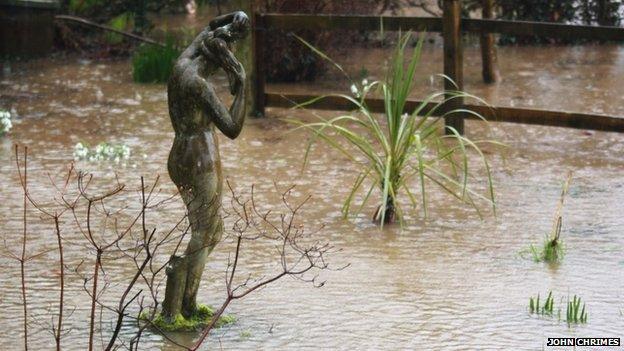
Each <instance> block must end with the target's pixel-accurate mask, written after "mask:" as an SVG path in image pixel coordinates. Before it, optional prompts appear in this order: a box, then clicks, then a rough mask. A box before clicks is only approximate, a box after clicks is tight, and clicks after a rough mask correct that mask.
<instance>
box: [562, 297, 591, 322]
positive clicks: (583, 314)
mask: <svg viewBox="0 0 624 351" xmlns="http://www.w3.org/2000/svg"><path fill="white" fill-rule="evenodd" d="M566 322H568V325H570V324H578V323H583V324H584V323H587V311H585V303H584V302H583V307H581V298H580V297H577V296H576V295H574V298H573V299H572V301H570V297H568V308H567V310H566Z"/></svg>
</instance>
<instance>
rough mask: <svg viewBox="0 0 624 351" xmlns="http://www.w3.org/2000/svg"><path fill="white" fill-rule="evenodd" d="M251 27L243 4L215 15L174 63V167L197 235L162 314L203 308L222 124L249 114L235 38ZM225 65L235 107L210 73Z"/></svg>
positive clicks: (232, 129)
mask: <svg viewBox="0 0 624 351" xmlns="http://www.w3.org/2000/svg"><path fill="white" fill-rule="evenodd" d="M248 32H249V19H248V17H247V15H245V13H243V12H234V13H231V14H228V15H224V16H220V17H218V18H215V19H214V20H213V21H211V22H210V25H209V26H208V27H207V28H206V29H204V30H203V31H202V32H201V33H200V34H199V35H198V36H197V37H196V38H195V39H194V40H193V42H192V43H191V44H190V45H189V47H188V48H186V49H185V50H184V51H183V52H182V54H181V55H180V57H179V58H178V60H177V61H176V64H175V66H174V68H173V71H172V74H171V78H170V79H169V83H168V86H167V96H168V100H169V101H168V103H169V116H170V118H171V123H172V124H173V129H174V131H175V138H174V141H173V146H172V147H171V152H170V153H169V161H168V164H167V166H168V169H169V175H170V177H171V180H172V181H173V182H174V183H175V184H176V186H177V187H178V190H179V191H180V194H181V196H182V199H183V200H184V203H185V205H186V208H187V213H188V219H189V222H190V225H191V239H190V241H189V242H188V246H187V247H186V250H185V251H184V255H182V256H176V257H173V258H172V259H171V261H170V262H171V263H170V265H169V267H168V268H167V288H166V291H165V300H164V301H163V311H162V313H163V315H164V317H165V318H167V319H175V316H176V315H177V314H179V313H181V314H182V315H183V316H184V317H187V318H189V317H190V316H192V315H193V313H194V312H195V311H196V296H197V289H198V288H199V282H200V279H201V275H202V272H203V270H204V266H205V264H206V259H207V257H208V255H209V254H210V252H211V251H212V249H213V248H214V247H215V245H216V244H217V243H218V242H219V240H220V239H221V233H222V231H223V228H222V226H223V224H222V222H221V217H220V215H219V208H220V206H221V190H222V183H223V180H222V174H221V159H220V156H219V143H218V137H217V135H216V133H215V127H216V129H218V130H220V131H221V132H222V133H223V134H225V135H226V136H227V137H229V138H231V139H234V138H236V137H237V136H238V135H239V134H240V132H241V130H242V128H243V123H244V121H245V80H246V76H245V70H244V68H243V65H242V64H241V63H240V62H239V61H238V60H237V59H236V57H235V56H234V54H233V53H232V50H231V46H232V44H233V43H234V42H236V41H238V40H240V39H243V38H244V37H245V36H246V35H247V34H248ZM219 69H223V71H225V73H226V74H227V77H228V80H229V85H230V93H231V94H232V95H234V99H233V102H232V105H231V106H230V107H229V108H228V107H227V106H226V105H225V104H224V103H223V102H222V101H221V99H219V97H218V96H217V94H216V92H215V89H214V87H213V85H212V83H211V76H212V75H214V73H215V72H216V71H217V70H219Z"/></svg>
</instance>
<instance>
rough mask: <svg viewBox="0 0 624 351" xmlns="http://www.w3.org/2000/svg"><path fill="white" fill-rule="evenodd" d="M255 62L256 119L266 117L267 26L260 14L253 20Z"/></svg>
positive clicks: (254, 110)
mask: <svg viewBox="0 0 624 351" xmlns="http://www.w3.org/2000/svg"><path fill="white" fill-rule="evenodd" d="M252 26H253V40H252V47H253V62H254V67H255V69H254V71H255V72H254V73H255V75H254V77H253V83H252V84H253V92H252V93H253V94H254V99H253V101H254V105H253V115H254V116H256V117H264V112H265V106H266V98H265V95H264V85H265V79H266V77H265V72H264V56H263V53H264V43H265V41H264V33H265V32H266V26H265V21H264V16H263V15H262V14H260V13H254V16H253V20H252Z"/></svg>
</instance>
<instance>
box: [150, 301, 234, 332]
mask: <svg viewBox="0 0 624 351" xmlns="http://www.w3.org/2000/svg"><path fill="white" fill-rule="evenodd" d="M213 316H214V309H212V307H210V306H206V305H198V306H197V310H196V311H195V313H194V314H193V315H192V316H191V317H190V318H184V316H182V315H181V314H178V315H176V316H175V318H174V319H173V320H172V321H170V320H167V319H166V318H165V317H164V316H163V315H162V314H161V313H160V312H159V313H157V314H156V316H155V317H154V319H153V320H152V325H153V326H155V327H157V328H158V329H160V330H163V331H169V332H190V331H197V330H201V329H203V328H205V327H206V326H208V324H210V321H211V320H212V317H213ZM148 319H149V313H148V312H147V311H143V312H142V313H141V314H140V315H139V320H142V321H147V320H148ZM235 321H236V319H235V318H234V316H232V315H221V317H219V320H218V321H217V323H216V325H215V326H216V327H217V328H220V327H222V326H224V325H227V324H232V323H234V322H235Z"/></svg>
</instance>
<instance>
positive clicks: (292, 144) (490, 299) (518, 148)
mask: <svg viewBox="0 0 624 351" xmlns="http://www.w3.org/2000/svg"><path fill="white" fill-rule="evenodd" d="M621 52H622V50H621V49H620V48H617V47H601V48H600V50H594V49H593V48H588V49H584V48H565V49H563V48H528V49H520V48H504V49H501V52H500V58H501V61H502V62H501V70H502V75H503V77H504V79H503V81H502V82H501V83H500V84H498V85H495V86H492V87H484V86H482V85H481V84H480V83H479V77H480V75H479V72H478V66H479V62H478V60H476V59H474V60H473V59H468V60H467V67H466V70H467V72H466V81H467V82H466V85H467V88H468V90H470V91H472V92H475V93H478V94H481V95H484V96H485V97H486V98H488V99H490V100H492V101H494V102H496V103H500V104H511V101H515V102H514V103H515V104H517V106H525V105H530V106H535V107H545V108H553V109H560V108H561V109H566V110H578V111H593V112H599V111H604V112H605V113H614V114H617V113H620V114H621V113H622V112H623V108H622V103H621V101H622V89H621V85H618V84H617V83H618V81H619V80H621V79H622V78H623V77H624V74H623V71H622V70H623V68H622V67H624V65H622V62H621V61H622V54H621ZM359 54H360V56H359V57H360V58H361V62H359V63H358V64H360V63H361V64H362V65H365V64H372V63H374V62H373V61H372V60H373V57H374V55H375V54H374V53H371V54H370V56H367V55H365V52H364V51H362V52H359ZM425 57H426V59H425V60H424V61H425V62H426V63H427V64H426V68H425V69H426V70H428V72H433V71H436V70H437V69H436V70H434V69H433V68H436V67H437V66H436V65H434V64H433V62H439V61H440V60H439V53H437V52H428V53H427V55H425ZM468 57H469V58H471V57H475V55H474V53H470V54H468ZM367 60H369V61H367ZM128 65H129V63H128V62H125V61H121V62H107V63H98V62H89V61H81V60H76V59H65V60H60V59H59V60H40V61H33V62H30V63H27V64H23V65H17V66H14V67H13V70H14V71H13V73H12V74H11V75H10V76H8V77H4V78H3V79H2V81H0V94H1V95H2V98H1V99H2V101H1V102H2V104H3V105H5V106H10V107H13V108H15V110H16V111H17V112H18V114H19V117H18V118H17V119H16V120H15V123H14V124H15V127H14V129H13V130H12V132H11V134H10V135H9V136H8V137H6V138H3V139H0V174H1V175H2V178H1V179H0V184H1V187H0V199H2V201H0V213H2V214H3V215H2V216H1V217H0V228H2V234H3V235H6V237H7V239H8V242H9V243H12V242H18V240H19V239H17V238H18V236H19V233H20V228H21V222H20V219H19V215H17V214H18V213H19V211H20V209H21V200H20V198H21V193H20V191H19V187H18V185H17V175H16V172H15V169H14V166H13V157H12V148H11V146H12V143H20V144H24V145H28V146H29V147H30V153H31V155H32V157H31V162H30V165H31V166H30V169H31V184H32V189H31V191H32V193H33V194H41V196H43V197H45V196H46V195H49V194H50V189H49V188H48V187H47V186H46V184H47V183H46V175H45V172H48V171H49V172H53V173H54V172H57V171H59V170H60V169H62V168H63V167H64V165H66V164H67V163H68V162H70V161H71V158H72V152H73V147H74V145H75V144H76V143H77V142H79V141H85V142H87V143H90V144H95V143H98V142H101V141H110V142H116V143H126V144H128V145H129V146H130V147H131V148H132V151H133V154H132V156H131V158H130V159H129V160H128V162H127V163H126V164H125V165H122V166H113V165H109V164H101V165H98V164H88V163H82V162H79V163H78V164H77V166H78V167H79V168H80V169H89V170H91V171H93V172H95V173H96V175H97V176H98V177H100V178H103V179H107V178H108V179H111V180H112V176H113V172H117V173H118V174H119V177H120V179H121V180H122V181H124V182H128V183H131V184H137V183H136V182H137V180H138V177H139V176H140V175H145V176H147V177H154V176H155V175H156V174H160V175H162V176H163V185H162V188H163V191H164V193H165V194H170V193H173V192H174V187H173V185H172V183H171V182H170V180H169V179H168V177H167V172H166V166H165V165H166V158H167V155H168V152H169V147H170V143H171V142H172V139H173V134H172V130H171V127H170V123H169V118H168V115H167V106H166V95H165V87H164V86H162V85H138V84H133V83H132V82H131V77H130V73H129V72H128ZM356 69H357V68H356ZM429 69H431V70H429ZM371 71H373V69H372V68H371ZM216 84H217V85H219V86H220V87H221V90H222V91H223V95H224V97H225V95H227V94H226V93H225V89H223V88H224V84H225V80H223V78H217V79H216ZM334 84H335V83H334ZM319 86H321V87H322V86H323V85H322V84H319ZM530 101H532V103H530ZM269 114H270V115H271V117H272V118H269V119H266V120H250V121H249V122H248V123H247V125H246V127H245V129H244V131H243V134H242V135H241V137H240V138H239V139H237V140H236V141H230V140H228V139H227V138H221V152H222V159H223V163H224V170H225V174H226V175H227V176H228V177H229V178H230V179H231V180H232V181H233V182H234V184H235V185H236V186H237V187H241V188H246V187H248V186H250V185H251V184H252V183H256V184H257V185H258V187H259V189H260V190H269V189H271V188H272V187H273V183H272V181H273V180H275V181H276V182H277V183H278V184H280V185H282V186H286V185H288V184H292V183H295V184H297V185H298V191H299V192H300V193H302V194H305V193H310V194H312V195H313V198H312V202H311V203H310V206H309V207H308V210H307V211H306V216H307V218H308V220H309V222H310V223H311V224H320V223H327V226H326V228H325V230H324V232H323V235H324V236H325V237H326V239H328V240H330V241H331V242H332V243H334V244H335V245H337V246H339V247H341V248H343V249H344V251H343V253H342V254H341V255H340V256H338V257H335V258H334V260H335V262H336V263H337V264H341V263H347V262H348V263H350V264H351V266H350V267H349V268H348V269H347V270H346V271H340V272H327V273H325V274H324V276H323V278H325V279H327V281H328V282H327V284H326V285H325V286H324V287H323V288H320V289H313V288H311V287H310V286H308V285H306V284H303V283H301V282H299V281H293V280H284V281H280V282H279V283H277V284H275V285H273V286H270V287H268V288H266V289H264V290H262V291H260V292H259V293H257V294H255V295H252V296H250V297H249V298H248V299H245V300H243V301H240V302H237V303H236V304H234V305H232V306H231V309H230V312H231V313H233V314H235V315H236V316H237V317H238V322H237V323H236V324H235V325H233V326H231V327H227V328H224V329H221V330H218V331H216V332H215V333H214V334H213V335H212V336H211V342H210V343H209V345H207V347H206V349H208V346H213V347H215V345H217V344H218V343H219V341H218V340H220V343H221V345H222V348H223V349H226V350H227V349H231V350H241V349H246V350H256V349H269V350H274V349H280V350H284V349H288V350H300V349H450V350H464V349H515V350H522V349H526V350H535V349H541V346H542V345H543V343H545V338H546V337H552V336H620V337H621V336H622V335H621V331H622V330H624V318H623V317H622V316H621V314H620V312H619V311H620V309H622V308H624V303H623V302H622V301H623V295H622V294H623V291H624V274H623V273H624V261H622V258H621V256H622V255H621V252H622V250H623V249H624V235H623V234H624V233H622V230H621V228H623V226H624V219H623V218H622V216H621V214H622V213H623V210H624V177H623V175H624V136H622V135H621V134H615V133H603V132H595V133H594V132H586V131H579V130H571V129H562V128H547V127H538V126H524V125H511V124H493V125H491V126H490V127H489V128H486V127H485V126H483V125H482V124H481V123H478V122H472V121H471V122H468V123H467V133H468V135H469V136H471V137H478V138H480V137H488V138H492V137H494V138H498V139H499V140H501V141H503V142H505V143H507V144H508V145H509V148H508V149H506V150H495V149H490V150H488V153H489V154H490V156H491V158H492V162H493V169H494V170H495V172H494V180H495V183H496V188H497V192H498V193H497V197H498V214H497V216H496V217H493V216H492V215H491V214H489V215H488V216H487V217H486V218H485V220H483V221H480V220H478V219H477V217H476V215H475V213H474V211H472V210H470V209H468V208H466V207H464V206H462V205H460V204H458V203H457V202H455V201H453V200H452V199H451V198H449V197H447V196H444V195H442V194H434V193H431V196H432V198H431V208H430V219H428V220H423V219H422V218H421V217H420V216H416V217H412V218H409V219H408V225H407V227H406V228H404V229H403V230H400V229H399V228H397V227H387V228H385V229H384V230H383V231H381V230H379V229H378V228H376V227H375V226H373V225H372V224H371V223H370V221H369V216H368V215H369V214H370V213H372V211H373V208H374V203H371V206H370V208H366V209H365V211H364V214H363V215H361V216H360V217H358V218H357V219H354V220H352V221H345V220H342V219H341V218H340V212H339V210H340V207H341V201H342V199H344V197H345V196H346V194H347V193H348V189H349V185H350V184H351V182H352V181H353V179H354V176H355V170H354V169H353V167H351V166H350V165H349V164H348V163H346V162H345V159H343V158H342V157H341V155H339V154H337V153H335V152H334V151H331V150H329V149H327V148H326V147H323V146H319V147H317V148H316V149H315V151H314V154H313V160H312V162H311V164H310V166H309V168H308V169H307V170H306V171H305V172H304V173H300V167H301V157H302V147H303V146H304V145H303V143H304V140H305V138H304V136H303V135H302V134H300V133H291V134H284V132H285V131H287V130H288V129H289V126H288V125H287V124H286V123H284V122H282V121H281V120H279V119H278V118H276V117H284V116H289V117H290V116H294V117H297V118H309V114H308V113H306V112H293V111H288V110H278V109H269ZM322 114H323V115H325V116H330V115H333V114H334V113H332V112H322ZM568 170H572V171H574V178H573V181H572V187H571V189H570V195H569V198H568V200H567V202H566V206H565V209H564V212H563V216H564V223H563V238H564V240H565V242H566V245H567V248H568V252H567V255H566V257H565V259H564V261H563V262H562V263H561V264H559V265H557V266H553V267H550V266H546V265H542V264H535V263H533V262H531V261H528V260H525V259H522V258H520V257H518V252H519V251H520V250H521V249H523V248H525V247H526V246H527V245H528V244H529V243H530V242H535V241H538V240H541V238H542V235H543V234H544V233H545V232H546V231H548V230H549V228H550V226H551V219H552V216H553V211H554V209H555V206H556V203H557V200H558V196H559V191H560V185H561V181H562V180H563V178H564V176H565V174H566V172H567V171H568ZM263 199H264V200H265V201H268V200H269V197H265V198H263ZM129 201H130V199H129ZM176 211H182V207H181V206H180V207H178V208H174V209H173V210H172V213H171V214H170V215H169V216H163V217H161V218H159V219H158V223H157V224H158V225H159V227H163V228H166V227H168V226H170V225H171V224H173V223H174V221H175V220H176V219H177V218H178V217H177V215H179V213H178V212H176ZM176 213H178V214H176ZM30 235H31V239H30V240H31V243H32V246H33V248H41V247H44V246H46V245H44V243H50V240H53V234H52V233H51V232H50V230H49V227H47V226H42V225H41V224H33V225H32V226H31V227H30ZM65 235H66V238H67V239H68V240H71V239H77V238H78V235H79V234H78V233H72V232H67V233H65ZM48 245H52V244H48ZM227 249H228V247H226V246H223V245H221V246H219V247H218V248H217V249H216V250H215V252H214V253H213V255H212V258H211V260H210V262H209V264H208V267H207V271H206V273H205V279H204V282H203V283H202V288H201V291H200V300H201V301H204V302H207V303H210V304H213V305H217V304H219V302H220V301H221V300H222V298H223V275H222V274H223V269H224V265H225V260H226V259H227V255H228V250H227ZM251 249H252V250H253V253H254V254H253V255H250V256H249V257H248V258H247V259H246V261H245V265H246V267H248V270H249V271H251V272H254V271H261V270H263V269H265V268H266V262H267V259H268V258H269V257H270V256H271V252H272V247H270V246H266V245H263V244H261V243H257V244H255V245H254V246H253V247H252V248H251ZM66 250H67V256H68V260H69V261H70V263H76V262H78V260H79V259H80V258H82V257H83V256H84V252H85V250H84V248H82V247H80V246H77V245H68V246H67V247H66ZM54 260H55V256H54V254H52V253H51V254H49V255H48V256H46V257H45V258H42V259H38V260H35V261H33V262H32V263H31V264H30V265H29V266H28V272H27V275H28V286H29V293H28V294H29V295H28V296H29V298H30V300H31V301H32V303H33V308H35V313H40V311H42V309H45V308H52V307H53V306H54V304H55V303H56V299H57V293H56V290H55V289H56V288H55V284H56V281H57V279H58V272H57V271H56V268H51V264H50V262H54ZM0 267H1V273H0V305H1V308H0V324H1V325H3V326H5V327H6V328H5V332H4V333H2V335H1V336H0V341H1V343H2V344H3V345H15V347H16V348H17V347H18V343H20V342H21V338H20V335H21V334H20V328H19V327H18V325H17V323H18V321H19V319H16V318H18V316H19V315H20V308H21V307H20V295H19V290H18V285H17V282H18V277H19V267H18V266H17V265H16V263H15V262H14V261H11V260H9V259H7V258H6V257H4V256H0ZM112 269H113V271H114V273H115V274H114V275H113V281H112V282H111V283H112V284H111V286H110V287H109V289H110V291H111V293H113V294H114V293H115V292H119V289H121V287H122V286H123V285H121V284H120V283H122V282H126V281H127V280H128V279H130V275H131V273H132V271H133V268H132V267H128V266H119V267H116V266H114V265H113V266H112ZM71 279H72V283H73V285H72V287H73V288H72V289H70V291H68V292H67V294H68V301H67V304H68V306H69V307H68V308H69V309H74V308H76V310H75V311H74V313H73V314H72V315H71V316H70V317H68V321H67V323H68V325H69V326H70V327H71V328H72V331H71V332H70V333H69V334H68V335H67V336H66V339H65V343H64V346H65V348H66V349H76V350H80V349H84V345H85V344H84V343H85V340H84V337H83V335H84V334H85V332H86V330H87V324H86V323H85V321H86V319H85V316H86V314H87V313H88V311H86V307H87V306H84V301H85V300H86V299H87V296H86V294H85V293H84V292H83V291H82V290H81V284H80V281H79V279H78V278H77V277H73V278H71ZM550 289H552V290H553V291H554V292H555V294H556V296H566V295H567V294H568V293H570V294H579V295H580V296H582V297H583V299H584V300H585V301H587V305H588V307H589V312H590V313H589V316H590V317H589V323H588V324H587V325H581V326H577V327H572V328H568V327H567V326H566V325H565V323H557V322H555V321H552V320H550V319H540V318H535V317H532V316H530V315H529V314H528V311H527V306H528V298H529V296H533V295H535V294H537V293H538V292H540V293H542V294H544V293H545V292H547V291H548V290H550ZM38 327H40V326H39V325H34V326H33V330H34V331H37V332H34V335H32V336H31V337H32V339H33V347H34V348H35V349H47V348H50V347H51V345H52V342H53V339H52V337H51V336H50V334H49V333H48V332H47V331H45V330H41V329H40V328H39V329H38ZM104 328H106V324H104ZM134 328H135V326H134V325H132V323H128V325H127V326H126V327H125V329H124V332H125V333H127V334H131V333H132V331H133V330H134ZM247 332H249V333H250V334H251V336H250V337H246V336H244V335H246V334H247ZM189 338H192V335H187V336H183V337H182V339H186V340H188V339H189ZM144 341H145V342H146V345H144V346H146V347H147V346H149V347H148V349H163V350H169V349H174V347H173V345H170V344H168V343H167V342H166V341H164V340H162V338H161V337H158V336H155V335H147V336H146V338H145V340H144Z"/></svg>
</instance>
